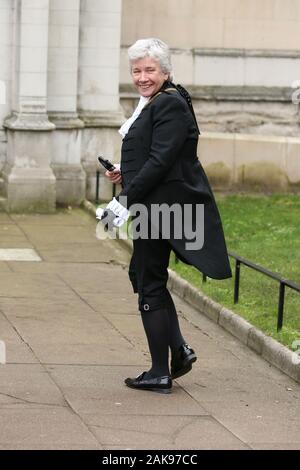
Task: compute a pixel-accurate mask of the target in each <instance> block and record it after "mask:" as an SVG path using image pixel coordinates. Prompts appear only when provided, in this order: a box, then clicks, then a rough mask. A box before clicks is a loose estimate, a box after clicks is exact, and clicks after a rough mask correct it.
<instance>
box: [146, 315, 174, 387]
mask: <svg viewBox="0 0 300 470" xmlns="http://www.w3.org/2000/svg"><path fill="white" fill-rule="evenodd" d="M141 316H142V320H143V325H144V329H145V332H146V336H147V340H148V345H149V350H150V354H151V359H152V367H151V369H150V370H149V371H148V374H149V375H148V374H147V376H146V377H145V378H147V377H148V378H151V377H162V376H165V375H170V371H169V364H168V354H169V314H168V310H167V309H166V308H160V309H158V310H153V311H147V312H141Z"/></svg>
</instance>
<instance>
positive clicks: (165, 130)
mask: <svg viewBox="0 0 300 470" xmlns="http://www.w3.org/2000/svg"><path fill="white" fill-rule="evenodd" d="M169 87H170V83H168V82H166V83H165V84H164V85H163V87H162V88H161V90H160V91H161V92H160V93H159V94H157V95H156V96H155V97H154V98H153V99H152V100H150V101H149V103H147V104H146V106H145V107H144V109H143V110H142V112H141V114H140V115H139V117H138V118H137V119H136V121H135V122H134V123H133V124H132V126H131V127H130V129H129V132H128V134H127V135H126V136H125V138H124V139H123V144H122V155H121V172H122V180H123V181H122V185H123V189H122V191H121V193H120V194H119V196H118V198H119V197H120V196H127V207H128V208H130V206H131V205H132V204H134V203H143V204H145V205H146V206H147V207H148V208H149V209H150V207H151V204H163V203H166V204H169V205H172V204H175V203H177V204H180V205H181V206H182V207H183V205H184V204H190V205H192V207H193V208H195V206H196V204H204V222H205V223H204V245H203V247H202V249H196V250H195V249H193V250H190V249H188V250H187V249H186V246H187V245H186V242H190V241H191V240H188V239H186V238H185V236H184V233H183V237H182V238H181V239H176V238H175V237H174V236H173V231H172V230H171V234H170V238H169V241H170V244H171V246H172V248H173V250H174V251H175V253H176V254H177V255H178V257H179V258H180V259H182V260H183V261H185V262H187V263H188V264H192V265H193V266H195V267H196V268H198V269H199V270H200V271H201V272H202V273H204V274H206V275H207V276H209V277H211V278H215V279H225V278H228V277H230V276H231V269H230V264H229V261H228V255H227V250H226V245H225V240H224V234H223V229H222V223H221V219H220V215H219V211H218V208H217V206H216V203H215V199H214V196H213V193H212V190H211V188H210V185H209V182H208V180H207V177H206V175H205V172H204V170H203V168H202V166H201V164H200V162H199V160H198V157H197V143H198V136H199V133H198V128H197V125H196V123H195V120H194V118H193V115H192V113H191V110H190V108H189V106H188V104H187V102H186V100H185V99H184V98H183V97H182V96H181V95H180V94H179V92H178V91H168V88H169ZM165 90H167V91H165ZM196 221H197V220H196V216H195V213H194V212H193V215H192V221H191V224H192V226H193V227H194V228H195V227H196V226H195V224H196Z"/></svg>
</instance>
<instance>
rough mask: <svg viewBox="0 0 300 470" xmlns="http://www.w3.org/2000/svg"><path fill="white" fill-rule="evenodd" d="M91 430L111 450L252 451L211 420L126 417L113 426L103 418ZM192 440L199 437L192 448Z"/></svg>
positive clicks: (200, 417) (185, 417)
mask: <svg viewBox="0 0 300 470" xmlns="http://www.w3.org/2000/svg"><path fill="white" fill-rule="evenodd" d="M92 422H93V421H92ZM91 429H93V432H95V434H96V435H97V436H98V437H99V439H100V440H101V442H103V445H104V447H105V448H107V449H111V448H116V446H120V447H119V449H121V448H123V449H124V448H127V449H130V448H134V449H145V448H147V449H158V450H159V449H163V450H165V449H168V450H176V449H177V450H182V449H198V450H204V449H206V450H207V449H208V450H214V449H218V448H219V447H220V443H222V448H223V449H235V450H245V449H249V447H248V446H247V445H245V444H244V443H243V442H241V441H240V440H239V439H238V438H237V437H236V436H234V435H233V434H232V433H231V432H229V431H228V430H227V429H226V428H225V427H223V426H222V425H221V424H220V423H218V422H217V421H216V420H215V419H214V418H212V417H211V416H164V417H163V418H162V417H161V416H153V415H148V416H132V415H130V416H127V415H125V416H118V417H116V418H115V420H114V422H113V423H112V422H111V419H110V417H107V416H102V418H101V424H100V425H96V426H95V425H91ZM191 436H195V437H194V438H193V444H192V446H191ZM133 442H134V444H135V445H134V447H131V446H132V443H133Z"/></svg>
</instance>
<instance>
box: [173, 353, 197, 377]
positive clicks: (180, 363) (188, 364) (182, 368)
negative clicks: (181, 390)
mask: <svg viewBox="0 0 300 470" xmlns="http://www.w3.org/2000/svg"><path fill="white" fill-rule="evenodd" d="M196 361H197V356H196V354H195V351H194V350H193V349H192V348H191V347H190V346H189V345H188V344H182V345H181V346H180V348H179V349H178V350H177V351H176V353H175V354H173V355H172V359H171V377H172V379H178V377H181V376H182V375H184V374H187V373H188V372H189V371H190V370H191V369H192V364H193V362H196Z"/></svg>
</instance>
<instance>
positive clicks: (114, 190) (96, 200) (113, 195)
mask: <svg viewBox="0 0 300 470" xmlns="http://www.w3.org/2000/svg"><path fill="white" fill-rule="evenodd" d="M100 174H101V171H99V170H97V171H96V191H95V193H96V197H95V202H96V203H97V204H99V203H100V199H99V185H100ZM115 195H116V184H115V183H112V197H115Z"/></svg>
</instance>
